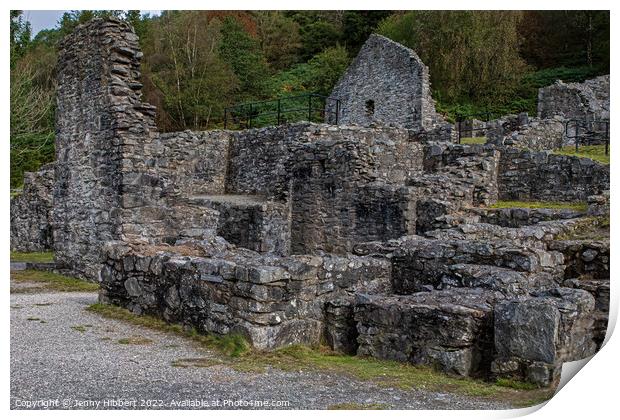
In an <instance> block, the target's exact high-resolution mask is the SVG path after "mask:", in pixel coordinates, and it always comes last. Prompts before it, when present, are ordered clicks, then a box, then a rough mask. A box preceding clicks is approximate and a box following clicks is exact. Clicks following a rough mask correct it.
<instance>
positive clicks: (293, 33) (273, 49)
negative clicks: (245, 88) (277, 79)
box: [256, 11, 301, 71]
mask: <svg viewBox="0 0 620 420" xmlns="http://www.w3.org/2000/svg"><path fill="white" fill-rule="evenodd" d="M256 21H257V24H258V37H259V40H260V47H261V50H262V51H263V54H264V55H265V59H266V60H267V63H269V67H270V68H271V69H272V70H275V71H278V70H284V69H286V68H288V67H290V66H291V65H293V64H295V63H297V62H298V60H299V50H300V48H301V37H300V35H299V24H298V23H297V22H295V21H294V20H293V19H291V18H288V17H286V16H284V14H283V13H282V12H280V11H261V12H257V14H256Z"/></svg>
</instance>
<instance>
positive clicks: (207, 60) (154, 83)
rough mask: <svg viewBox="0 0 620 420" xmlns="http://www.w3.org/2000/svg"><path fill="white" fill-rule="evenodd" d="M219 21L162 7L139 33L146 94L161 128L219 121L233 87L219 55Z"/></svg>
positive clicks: (196, 126)
mask: <svg viewBox="0 0 620 420" xmlns="http://www.w3.org/2000/svg"><path fill="white" fill-rule="evenodd" d="M221 29H222V22H221V21H220V20H219V19H211V16H210V15H209V12H206V11H190V12H172V13H171V12H167V13H165V14H163V15H162V16H161V17H160V18H159V19H157V20H154V21H153V22H152V23H151V26H150V32H149V34H148V35H147V36H146V37H145V38H144V40H143V45H144V47H143V48H144V53H145V59H144V63H143V81H144V90H145V99H146V100H147V101H149V102H151V103H153V104H155V105H156V106H157V107H158V116H157V123H158V126H159V127H160V128H161V129H162V130H164V131H171V130H172V131H174V130H185V129H190V128H191V129H206V128H208V127H209V126H210V125H211V124H212V123H213V120H214V119H215V120H221V116H222V115H223V110H224V107H225V106H227V105H228V104H230V101H231V100H232V99H233V98H232V94H233V92H234V91H235V89H236V88H237V86H238V82H237V78H236V76H235V74H234V73H233V71H232V69H231V68H230V66H229V65H228V64H227V63H226V62H224V61H223V60H222V59H221V58H220V56H219V47H220V43H221V40H222V33H221Z"/></svg>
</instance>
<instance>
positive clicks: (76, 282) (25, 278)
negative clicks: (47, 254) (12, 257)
mask: <svg viewBox="0 0 620 420" xmlns="http://www.w3.org/2000/svg"><path fill="white" fill-rule="evenodd" d="M11 281H13V282H15V283H37V284H39V285H40V289H45V290H53V291H57V292H94V291H97V290H99V285H98V284H96V283H89V282H87V281H84V280H80V279H76V278H73V277H67V276H63V275H60V274H56V273H52V272H49V271H39V270H21V271H11ZM37 288H38V287H37ZM27 290H28V288H25V289H24V291H27ZM14 292H19V290H14Z"/></svg>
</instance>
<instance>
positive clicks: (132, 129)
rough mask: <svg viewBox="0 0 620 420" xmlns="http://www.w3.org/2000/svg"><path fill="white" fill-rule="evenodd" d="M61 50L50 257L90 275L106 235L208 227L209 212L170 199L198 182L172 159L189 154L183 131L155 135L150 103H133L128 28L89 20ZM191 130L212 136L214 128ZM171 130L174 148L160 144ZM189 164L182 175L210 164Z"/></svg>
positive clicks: (137, 94) (135, 50)
mask: <svg viewBox="0 0 620 420" xmlns="http://www.w3.org/2000/svg"><path fill="white" fill-rule="evenodd" d="M60 51H61V53H60V56H59V59H58V71H57V74H58V91H57V113H56V116H57V117H56V179H55V184H54V202H55V203H56V204H55V205H54V210H53V229H54V250H55V252H56V258H57V259H58V261H59V262H60V263H61V264H64V265H67V266H69V267H72V268H73V269H74V270H75V272H76V273H77V274H78V275H80V276H82V277H85V278H88V279H96V278H97V276H98V272H99V267H100V257H101V256H100V249H101V246H102V244H103V243H104V242H106V241H109V240H125V241H128V242H135V241H138V242H139V241H145V240H151V241H169V240H170V238H174V239H176V238H178V237H183V236H185V235H186V234H189V235H192V234H195V233H196V228H197V227H202V228H203V229H207V230H208V229H209V228H213V227H214V222H215V221H216V220H217V218H216V216H217V215H216V214H215V213H214V212H213V210H210V209H205V208H200V207H196V206H191V205H187V203H185V202H183V200H178V198H179V196H180V195H181V194H183V195H186V194H187V193H188V191H187V190H188V189H191V187H192V186H195V185H197V182H194V183H191V182H190V183H187V181H189V180H190V179H189V178H190V175H189V174H181V173H180V172H182V171H184V170H186V169H187V168H181V169H180V168H179V167H178V165H177V164H178V163H179V160H184V161H187V160H188V159H187V157H186V156H183V157H180V154H181V153H180V151H181V149H182V148H183V147H184V146H185V145H188V144H191V143H192V141H182V140H183V139H185V140H187V138H188V137H191V135H188V134H187V133H186V134H185V135H184V134H174V135H169V136H163V137H162V138H161V139H160V136H159V133H158V132H157V130H156V127H155V123H154V115H155V107H153V106H151V105H149V104H146V103H143V102H141V87H142V84H141V83H140V81H139V79H140V59H141V57H142V52H140V48H139V45H138V37H137V36H136V35H135V33H134V32H133V29H132V28H131V26H129V25H128V24H127V23H124V22H121V21H118V20H115V19H109V20H101V19H93V20H91V21H89V22H88V23H86V24H83V25H80V26H78V27H77V28H76V30H75V31H74V32H73V33H72V34H71V35H69V36H67V37H66V38H65V39H64V40H63V41H62V43H61V46H60ZM198 136H199V137H201V138H202V139H203V140H204V142H205V143H208V142H209V141H208V140H209V139H213V141H212V143H213V142H215V143H217V139H216V137H217V134H213V135H202V136H200V135H198ZM171 137H174V138H175V142H176V145H175V146H173V147H170V143H169V142H167V141H166V140H167V139H170V138H171ZM193 143H194V144H195V143H196V142H195V141H194V142H193ZM171 149H176V152H175V151H174V150H171ZM203 150H204V149H203ZM213 150H214V151H216V150H217V148H213ZM183 152H184V153H188V150H184V151H183ZM165 153H169V155H168V156H164V155H163V154H165ZM196 153H199V150H196V151H193V152H191V154H192V155H193V156H195V154H196ZM214 159H215V160H217V156H215V157H214ZM197 164H198V163H197V162H196V161H192V162H190V163H189V165H191V166H192V171H191V173H192V174H193V175H191V176H193V177H194V178H196V177H199V176H201V175H204V176H207V177H208V176H209V175H208V171H209V170H211V168H209V169H206V170H203V171H202V173H201V172H200V169H199V168H198V169H196V165H197ZM220 164H221V163H220ZM209 165H210V164H209ZM196 174H198V175H196ZM213 180H214V181H215V182H214V185H215V186H217V185H218V184H217V180H216V179H214V178H213ZM171 183H174V184H173V185H171ZM220 184H221V182H220Z"/></svg>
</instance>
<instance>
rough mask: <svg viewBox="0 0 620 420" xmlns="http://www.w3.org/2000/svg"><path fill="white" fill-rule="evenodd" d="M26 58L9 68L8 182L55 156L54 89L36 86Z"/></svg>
mask: <svg viewBox="0 0 620 420" xmlns="http://www.w3.org/2000/svg"><path fill="white" fill-rule="evenodd" d="M35 80H36V72H35V70H33V67H32V65H31V64H30V63H29V62H20V63H17V64H16V65H15V66H14V68H12V69H11V92H10V97H11V123H10V138H11V148H10V149H11V186H12V187H17V186H19V185H21V183H22V182H23V174H24V172H25V171H34V170H36V169H38V168H39V166H41V165H42V164H44V163H47V162H51V161H52V160H53V156H54V132H53V128H52V127H53V106H52V104H53V91H51V90H49V89H48V90H46V89H43V88H42V87H38V86H37V84H36V83H35Z"/></svg>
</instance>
